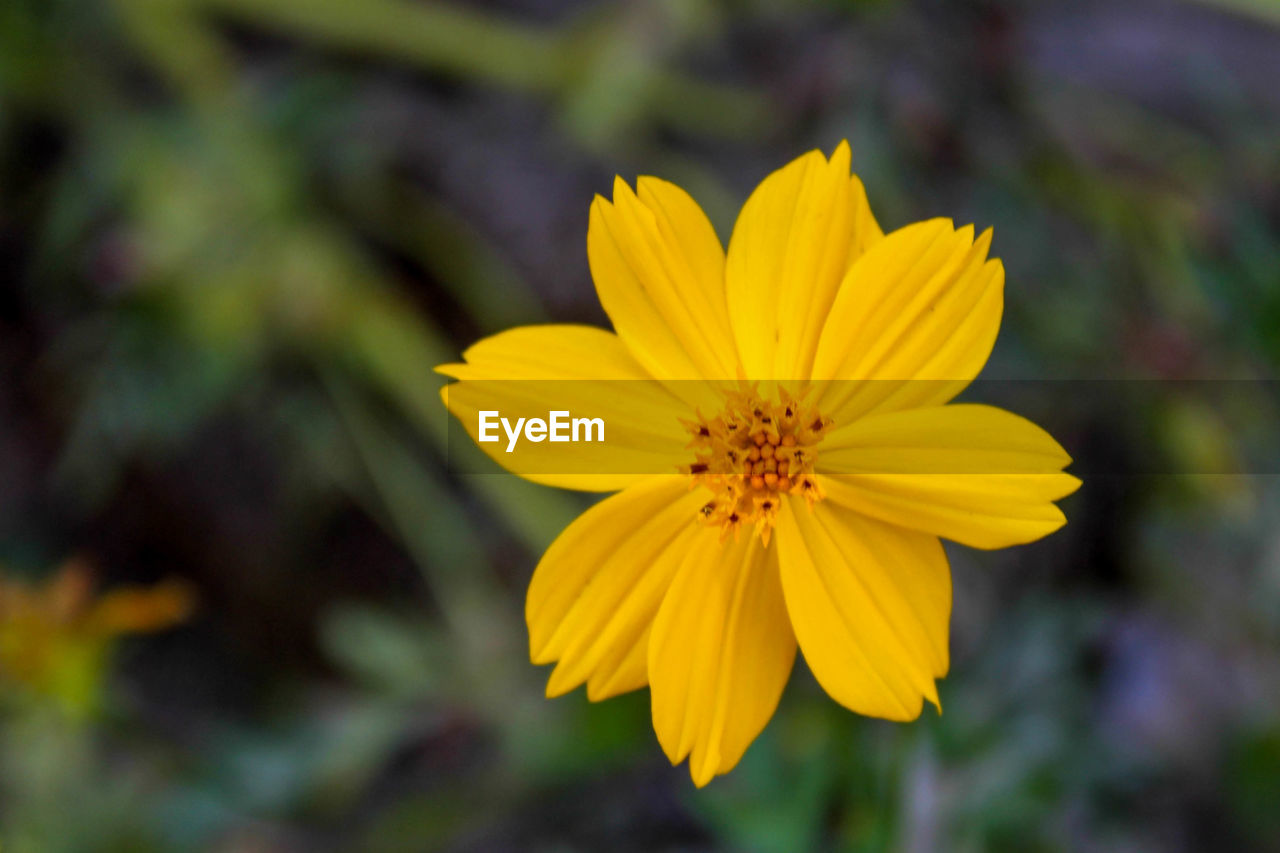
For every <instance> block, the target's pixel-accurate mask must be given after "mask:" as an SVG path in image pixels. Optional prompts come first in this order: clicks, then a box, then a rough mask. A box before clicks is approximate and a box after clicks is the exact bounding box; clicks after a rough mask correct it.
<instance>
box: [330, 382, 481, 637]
mask: <svg viewBox="0 0 1280 853" xmlns="http://www.w3.org/2000/svg"><path fill="white" fill-rule="evenodd" d="M322 375H323V376H324V379H325V387H326V388H327V389H328V391H329V396H330V397H331V398H332V400H333V402H334V406H335V407H336V408H337V410H338V415H339V418H340V420H341V421H342V424H343V425H344V426H345V427H346V430H347V434H348V435H349V436H350V437H351V440H352V443H353V445H354V446H355V449H356V452H357V454H358V455H359V457H360V460H361V462H362V463H363V464H364V467H365V470H366V471H367V472H368V474H369V480H370V482H371V483H372V485H373V488H374V492H375V493H376V495H377V498H378V503H379V504H380V505H381V508H382V509H383V510H384V512H385V515H384V517H385V518H386V519H387V520H388V522H389V523H390V526H391V528H392V531H391V532H392V533H393V534H394V535H395V536H396V537H397V538H398V539H400V541H402V542H403V543H405V547H406V548H408V549H409V553H410V554H411V555H412V557H413V560H414V562H415V563H417V565H418V567H419V569H421V571H422V573H423V575H424V576H425V577H426V580H427V584H428V587H429V588H430V590H431V594H432V595H433V596H435V598H436V600H437V601H438V602H439V604H440V609H441V611H442V612H443V614H444V619H445V622H446V623H448V625H449V628H450V630H451V631H453V632H454V633H455V634H457V635H458V636H459V637H462V638H464V639H467V640H476V639H480V640H481V641H483V638H477V637H474V636H472V635H473V634H475V633H476V629H477V627H479V626H480V625H485V624H487V623H488V622H490V621H493V620H489V619H486V618H484V614H485V612H486V611H487V610H491V609H492V608H491V607H489V605H488V604H487V602H492V601H498V600H501V599H502V598H503V594H502V592H501V590H499V589H498V585H497V583H496V582H495V581H494V579H493V578H492V577H490V576H488V575H487V574H486V573H485V571H484V567H485V566H487V565H488V561H487V560H486V559H485V555H484V552H483V548H482V546H481V543H480V540H479V539H478V538H477V537H476V536H475V534H474V533H473V532H472V526H471V524H470V522H469V520H468V519H467V517H466V515H465V514H464V513H463V512H462V511H461V510H460V509H459V507H458V503H457V501H456V500H455V499H454V497H453V495H452V494H450V492H449V489H448V488H447V487H446V486H445V485H444V484H443V483H440V482H439V481H438V480H437V479H436V477H435V476H434V475H433V474H432V473H431V472H430V471H429V470H427V466H425V465H423V464H421V462H420V461H419V460H418V459H417V458H415V456H414V454H413V453H411V452H410V451H409V450H408V448H406V447H404V446H403V445H402V444H401V443H400V442H399V441H398V440H397V439H396V438H395V437H394V436H392V435H391V434H390V432H389V431H387V430H386V429H384V428H382V427H381V426H380V425H378V424H377V423H376V422H375V420H374V418H373V417H372V416H371V415H370V413H369V412H368V411H367V408H366V407H365V406H364V404H363V403H361V401H360V400H359V399H358V398H357V396H356V394H355V393H354V392H353V391H352V390H350V389H349V388H348V387H347V386H346V385H345V384H344V383H343V382H341V381H340V380H338V379H336V378H334V376H333V375H332V374H330V373H327V372H325V373H323V374H322ZM477 620H478V622H479V624H478V622H477ZM489 628H490V629H492V626H489ZM481 633H482V634H483V633H487V632H481Z"/></svg>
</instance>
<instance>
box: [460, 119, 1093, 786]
mask: <svg viewBox="0 0 1280 853" xmlns="http://www.w3.org/2000/svg"><path fill="white" fill-rule="evenodd" d="M990 245H991V231H990V230H988V231H986V232H984V233H982V234H981V235H977V236H975V234H974V230H973V229H972V228H971V227H965V228H960V229H957V228H955V227H953V225H952V223H951V222H950V221H948V220H942V219H935V220H929V221H926V222H919V223H916V224H913V225H908V226H906V227H904V228H901V229H898V230H896V231H893V232H891V233H889V234H887V235H886V234H884V233H883V232H882V231H881V229H880V227H879V225H878V224H877V223H876V220H875V217H874V216H873V215H872V213H871V210H870V207H869V206H868V203H867V199H866V194H865V193H864V191H863V187H862V184H861V182H860V181H859V180H858V178H857V177H854V176H851V175H850V171H849V148H848V145H847V144H845V143H842V144H841V145H840V146H839V147H838V148H837V149H836V151H835V153H834V154H833V155H832V156H831V157H830V158H829V159H828V158H827V157H825V156H823V155H822V154H821V153H820V152H817V151H813V152H810V153H808V154H806V155H804V156H803V157H800V158H799V159H797V160H795V161H794V162H792V163H791V164H789V165H788V166H786V167H785V168H783V169H781V170H779V171H777V172H775V173H773V174H772V175H770V176H769V177H768V178H766V179H765V181H764V182H763V183H762V184H761V185H760V186H759V188H757V189H756V191H755V192H754V193H753V194H752V195H751V197H750V199H749V200H748V201H747V203H746V205H745V206H744V207H743V210H742V212H741V214H740V215H739V217H738V221H737V223H736V225H735V226H734V230H733V236H732V239H731V240H730V243H729V248H728V251H727V253H726V252H725V251H724V250H723V249H722V247H721V244H720V242H719V240H718V239H717V237H716V235H715V232H714V230H713V229H712V227H711V225H710V223H709V222H708V220H707V218H706V216H705V215H704V214H703V213H702V211H701V209H700V208H699V207H698V205H697V204H696V203H695V202H694V201H693V200H692V199H691V198H690V197H689V196H688V195H687V194H686V193H684V192H683V191H682V190H681V189H679V188H678V187H676V186H674V185H672V184H669V183H666V182H664V181H661V180H658V179H656V178H649V177H642V178H640V179H639V180H638V181H637V182H636V188H635V190H634V191H633V190H632V189H631V187H629V186H628V185H627V184H626V183H625V182H623V181H622V180H618V181H616V182H615V184H614V191H613V199H612V201H609V200H606V199H603V198H599V197H597V198H596V200H595V201H594V203H593V204H592V206H591V218H590V227H589V229H588V234H587V250H588V258H589V260H590V264H591V272H592V277H593V278H594V280H595V284H596V290H597V292H598V294H599V297H600V301H601V303H602V304H603V306H604V309H605V311H606V312H607V313H608V315H609V318H610V320H611V321H612V323H613V327H614V331H613V332H612V333H611V332H607V331H603V330H599V329H594V328H589V327H585V326H565V325H552V326H541V327H525V328H518V329H513V330H511V331H508V332H504V333H502V334H498V335H495V336H493V337H491V338H487V339H485V340H482V341H480V342H479V343H477V344H476V345H474V346H473V347H471V348H470V349H468V350H467V351H466V353H465V354H464V359H465V363H461V364H449V365H444V366H442V367H440V368H438V370H439V371H440V372H441V373H444V374H445V375H447V376H450V377H452V378H454V379H457V380H460V381H459V382H458V383H456V384H453V385H449V386H446V388H445V389H444V399H445V403H446V405H447V406H448V407H449V408H450V410H451V411H452V412H453V413H454V414H455V415H457V416H458V417H459V419H460V420H461V421H462V423H463V424H464V426H466V427H467V429H468V430H469V431H471V432H472V434H473V436H474V435H475V431H474V424H475V421H476V413H477V411H478V410H480V409H483V408H485V407H486V406H487V407H489V408H497V407H501V406H508V407H510V408H513V409H516V408H519V407H521V406H523V405H527V404H528V402H529V401H528V400H527V399H522V395H523V396H527V395H529V394H530V391H529V387H528V386H527V385H526V384H524V383H528V382H530V381H535V382H558V383H560V384H558V385H556V386H555V387H556V388H557V393H559V394H560V395H561V399H560V400H558V401H556V404H557V405H559V406H561V407H564V408H572V407H573V406H574V405H575V404H577V405H583V406H588V407H591V408H592V409H593V411H595V412H597V413H601V414H604V416H605V420H606V421H608V422H609V423H610V424H611V425H612V429H613V430H614V434H615V435H616V436H617V438H616V439H615V440H614V441H613V442H612V444H611V446H610V448H609V450H608V455H606V456H603V457H599V458H597V459H595V460H594V461H593V462H592V463H591V464H590V465H589V466H586V467H585V468H584V467H574V466H572V465H570V464H568V458H569V457H568V454H570V453H572V452H573V451H572V449H570V450H565V449H562V448H554V447H548V448H546V451H547V452H548V453H551V454H552V455H553V456H555V458H557V459H559V460H560V463H559V464H560V465H561V467H559V468H556V467H551V468H545V467H544V468H538V469H535V468H533V467H529V466H528V465H527V464H525V459H526V458H527V457H522V456H521V454H519V453H515V454H504V453H502V452H499V450H498V449H497V448H495V446H494V445H483V444H482V445H481V446H482V447H484V448H485V449H486V450H487V451H489V452H490V455H491V456H493V458H494V459H496V460H497V461H498V462H499V463H501V464H503V465H506V466H507V467H508V468H509V469H510V470H513V471H515V472H516V473H519V474H521V475H523V476H527V477H529V478H530V479H533V480H536V481H538V482H543V483H546V484H548V485H553V486H560V487H565V488H575V489H584V490H591V491H617V492H618V493H617V494H615V495H613V496H611V497H608V498H606V499H605V500H603V501H601V502H599V503H598V504H596V505H595V506H593V507H592V508H591V509H589V510H588V511H587V512H585V513H584V514H583V515H582V516H581V517H579V518H578V519H577V520H576V521H574V522H573V523H572V524H571V525H569V527H568V528H567V529H566V530H565V531H564V532H563V533H562V534H561V535H560V537H559V538H558V539H557V540H556V541H555V542H554V543H552V545H551V547H550V548H549V549H548V550H547V552H546V554H545V555H544V556H543V558H542V560H541V561H540V562H539V564H538V567H537V569H536V570H535V572H534V575H533V579H532V582H531V583H530V586H529V593H528V601H527V607H526V617H527V621H528V626H529V635H530V650H531V656H532V659H533V661H534V663H555V664H556V667H555V669H554V670H553V671H552V673H551V676H550V680H549V682H548V685H547V694H548V695H549V696H555V695H560V694H562V693H565V692H567V691H569V690H572V689H574V688H576V687H578V686H579V685H581V684H583V683H585V684H586V686H587V695H588V696H589V697H590V698H591V699H593V700H599V699H604V698H607V697H609V696H613V695H616V694H619V693H623V692H626V691H629V690H635V689H638V688H640V687H644V686H646V685H647V686H649V688H650V690H651V699H652V709H653V723H654V728H655V730H656V732H657V734H658V739H659V741H660V742H661V744H662V747H663V749H664V750H665V752H666V754H667V756H668V757H669V758H670V759H671V761H672V762H673V763H676V762H679V761H681V760H683V759H685V758H686V757H688V758H689V765H690V772H691V774H692V776H693V780H694V782H695V783H696V784H697V785H699V786H701V785H704V784H706V783H707V782H708V781H710V780H711V779H712V778H713V777H714V776H715V775H717V774H720V773H724V772H727V771H728V770H730V769H731V768H732V767H733V766H734V765H736V764H737V762H738V761H739V759H740V758H741V757H742V755H743V753H744V751H745V750H746V748H747V747H748V745H750V743H751V741H752V740H754V738H755V737H756V735H757V734H759V732H760V731H761V730H762V729H763V728H764V726H765V724H766V723H767V722H768V720H769V718H770V717H771V716H772V715H773V711H774V709H775V708H776V706H777V703H778V699H779V697H780V696H781V693H782V690H783V687H784V686H785V684H786V681H787V679H788V677H789V675H790V672H791V669H792V666H793V663H794V660H795V653H796V649H797V646H798V647H799V649H800V650H801V651H802V652H803V653H804V656H805V659H806V661H807V662H808V664H809V667H810V668H811V669H812V671H813V673H814V676H815V677H816V678H817V680H818V682H819V683H820V684H821V685H822V686H823V688H824V689H825V690H826V691H827V693H829V694H830V695H831V696H832V698H834V699H835V700H836V701H838V702H840V703H841V704H842V705H844V706H845V707H847V708H849V709H851V710H853V711H856V712H859V713H862V714H867V715H871V716H876V717H885V718H888V719H893V720H909V719H914V718H915V717H917V716H918V715H919V714H920V711H921V708H922V707H923V702H924V700H926V699H927V700H929V701H930V702H932V703H934V704H935V705H937V704H938V694H937V688H936V680H937V679H938V678H940V677H942V676H943V675H945V674H946V672H947V669H948V665H949V657H948V642H947V639H948V637H947V632H948V623H949V619H950V611H951V577H950V570H949V567H948V564H947V559H946V555H945V554H944V552H943V549H942V545H941V542H940V541H939V540H940V538H946V539H951V540H954V541H956V542H960V543H963V544H967V545H971V546H973V547H977V548H999V547H1004V546H1008V545H1014V544H1018V543H1024V542H1030V541H1032V540H1035V539H1038V538H1040V537H1042V536H1044V535H1046V534H1048V533H1051V532H1052V531H1054V530H1056V529H1058V528H1059V527H1060V526H1062V524H1064V523H1065V518H1064V516H1063V515H1062V513H1061V511H1060V510H1059V509H1058V508H1057V507H1056V506H1055V505H1054V503H1053V502H1054V501H1056V500H1058V499H1060V498H1062V497H1065V496H1066V495H1068V494H1070V493H1071V492H1073V491H1074V490H1075V489H1076V488H1077V487H1078V485H1079V481H1078V480H1077V479H1075V478H1074V477H1072V476H1070V475H1069V474H1066V473H1063V471H1062V469H1063V468H1064V467H1065V466H1066V465H1067V463H1069V462H1070V458H1069V457H1068V456H1067V454H1066V453H1065V452H1064V451H1063V449H1062V448H1061V447H1060V446H1059V445H1058V443H1057V442H1055V441H1054V440H1053V438H1051V437H1050V436H1049V435H1048V434H1047V433H1045V432H1044V431H1043V430H1041V429H1040V428H1039V427H1037V426H1035V425H1034V424H1032V423H1030V422H1029V421H1026V420H1024V419H1023V418H1020V417H1018V416H1017V415H1013V414H1011V413H1009V412H1006V411H1003V410H1001V409H996V408H992V407H990V406H982V405H971V404H963V405H959V404H950V403H951V400H952V399H953V398H954V397H955V396H956V395H957V394H959V393H960V391H962V390H963V389H964V388H965V387H966V386H967V385H968V384H969V383H970V382H971V381H972V380H973V379H974V378H975V377H976V376H977V375H978V372H979V371H980V370H981V369H982V367H983V365H984V364H985V362H986V360H987V357H988V356H989V354H990V352H991V349H992V346H993V345H994V343H995V339H996V334H997V331H998V329H999V324H1000V315H1001V310H1002V305H1003V286H1004V270H1003V267H1002V266H1001V264H1000V262H999V261H998V260H994V259H989V258H988V257H987V253H988V249H989V247H990ZM583 380H592V381H594V384H593V382H583ZM684 380H694V381H693V382H687V381H684ZM504 382H505V383H506V384H504ZM603 383H626V385H627V387H628V389H629V390H628V391H627V392H626V393H605V392H602V391H601V389H602V387H604V385H603ZM539 447H540V448H541V447H543V446H539ZM557 454H558V455H557ZM601 459H604V460H611V464H603V463H602V462H601V461H600V460H601Z"/></svg>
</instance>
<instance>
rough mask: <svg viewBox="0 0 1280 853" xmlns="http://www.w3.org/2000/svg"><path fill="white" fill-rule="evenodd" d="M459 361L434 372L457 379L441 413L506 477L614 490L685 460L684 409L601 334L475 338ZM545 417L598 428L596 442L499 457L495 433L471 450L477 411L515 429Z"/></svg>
mask: <svg viewBox="0 0 1280 853" xmlns="http://www.w3.org/2000/svg"><path fill="white" fill-rule="evenodd" d="M463 357H464V359H465V360H466V363H464V364H446V365H442V366H440V367H438V368H436V370H437V371H438V372H440V373H443V374H445V375H446V376H451V377H454V378H456V379H460V380H463V381H461V382H458V383H455V384H452V385H446V386H445V387H444V388H443V389H442V391H441V395H442V397H443V399H444V402H445V405H446V406H447V407H448V409H449V411H450V412H452V413H453V414H454V416H456V417H457V418H458V420H459V422H460V423H461V424H462V426H463V428H464V429H465V430H466V432H467V434H468V435H470V436H471V439H472V440H473V441H475V442H476V443H477V444H479V446H480V448H481V449H482V450H483V451H485V453H486V454H488V455H489V456H490V457H491V458H492V459H493V460H494V461H496V462H497V463H498V464H499V465H501V466H503V467H504V468H506V469H507V470H508V471H511V472H512V473H515V474H519V475H520V476H522V477H525V478H527V479H530V480H533V481H535V482H539V483H544V484H546V485H551V486H560V487H562V488H570V489H583V490H587V491H614V490H617V489H621V488H625V487H626V486H628V485H630V484H631V483H634V482H636V481H638V480H640V479H643V478H644V477H645V476H646V475H652V474H659V473H668V472H674V471H676V470H677V468H678V466H680V465H683V464H686V463H687V462H688V461H689V453H688V451H687V450H686V449H685V445H686V444H687V442H688V433H687V431H686V429H685V427H683V426H682V425H681V423H680V419H681V418H687V417H689V416H690V415H691V413H692V411H693V409H692V408H690V407H689V406H688V405H687V404H685V403H682V402H681V401H680V400H678V399H677V398H676V397H675V396H674V395H673V394H671V393H670V391H669V390H668V387H667V386H664V385H662V384H661V383H659V382H657V381H656V380H654V379H653V378H652V377H650V376H649V374H648V372H647V371H646V370H645V369H644V368H642V367H641V366H640V365H639V364H637V363H636V361H635V359H633V358H632V357H631V354H630V352H629V351H628V350H627V348H626V346H625V345H624V344H623V343H622V341H621V340H619V338H618V336H617V335H614V334H612V333H611V332H606V331H604V330H602V329H595V328H591V327H589V326H569V325H563V326H558V325H548V326H525V327H521V328H517V329H512V330H510V331H506V332H502V333H501V334H497V335H494V336H492V337H489V338H485V339H484V340H482V341H480V342H479V343H477V344H475V345H474V346H472V347H471V348H470V349H468V350H467V351H466V352H465V353H464V354H463ZM677 384H679V383H677ZM684 384H685V385H690V386H695V383H684ZM551 410H558V411H567V412H569V413H570V414H571V416H572V417H588V418H600V419H602V420H603V421H604V424H605V429H604V439H605V440H604V441H603V442H600V443H585V442H578V443H572V442H570V443H551V442H548V441H542V442H540V443H531V442H529V441H520V442H518V443H517V444H516V446H515V449H514V451H513V452H507V449H508V447H509V446H510V444H509V441H508V440H507V438H506V436H505V435H504V432H503V430H502V429H501V428H498V429H497V431H496V435H497V437H498V439H499V440H498V441H494V442H480V441H479V437H480V436H479V429H480V417H479V413H480V412H481V411H495V412H499V413H500V414H501V416H502V417H505V418H508V419H509V420H510V422H511V424H515V423H517V420H516V419H517V418H520V417H530V418H532V417H537V418H542V419H544V420H545V419H547V418H548V415H549V413H550V411H551ZM493 434H494V433H493V432H491V433H490V435H493Z"/></svg>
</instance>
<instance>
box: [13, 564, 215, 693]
mask: <svg viewBox="0 0 1280 853" xmlns="http://www.w3.org/2000/svg"><path fill="white" fill-rule="evenodd" d="M193 601H194V598H193V595H192V592H191V590H190V589H189V588H188V587H187V585H186V584H183V583H181V582H178V581H166V582H163V583H161V584H158V585H156V586H154V587H150V588H141V587H138V588H130V587H122V588H119V589H114V590H112V591H110V592H108V593H106V594H104V595H102V596H100V597H98V598H96V599H95V598H94V597H93V583H92V578H91V573H90V571H89V568H88V566H87V565H86V564H85V563H83V562H81V561H79V560H71V561H69V562H67V563H66V564H65V565H63V567H62V568H61V569H59V570H58V571H57V572H56V573H55V574H54V575H53V576H52V577H51V578H50V579H49V580H48V581H47V582H46V583H45V584H43V585H42V586H30V585H27V584H25V583H22V582H20V581H16V580H11V579H7V578H4V577H0V688H8V689H13V688H19V689H20V690H22V691H25V692H27V693H31V694H34V695H37V696H41V697H45V698H49V699H53V700H54V701H56V702H58V703H59V704H61V705H62V706H63V707H64V708H65V709H66V710H67V711H69V712H72V713H75V714H84V713H87V712H89V711H91V710H92V709H93V708H94V706H95V705H96V703H97V699H98V688H99V682H100V680H101V676H102V674H103V671H104V668H105V665H106V662H107V655H108V654H109V653H110V650H111V648H112V646H113V645H114V643H115V641H116V639H117V638H118V637H120V636H121V635H124V634H138V633H146V632H150V631H159V630H162V629H164V628H169V627H171V626H173V625H175V624H177V623H179V622H181V621H183V620H184V619H186V618H187V616H188V614H189V613H190V611H191V608H192V606H193Z"/></svg>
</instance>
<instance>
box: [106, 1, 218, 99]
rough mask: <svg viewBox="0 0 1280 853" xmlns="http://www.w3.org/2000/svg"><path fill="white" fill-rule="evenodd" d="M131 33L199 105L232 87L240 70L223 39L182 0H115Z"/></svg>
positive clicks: (154, 60)
mask: <svg viewBox="0 0 1280 853" xmlns="http://www.w3.org/2000/svg"><path fill="white" fill-rule="evenodd" d="M114 5H115V8H116V11H117V12H118V13H119V16H120V20H121V22H122V23H123V24H124V25H125V29H126V30H127V32H128V34H129V37H130V38H131V39H132V40H133V42H134V43H135V44H136V45H137V47H138V48H139V49H140V50H142V51H144V52H145V53H146V55H147V57H148V58H149V59H150V61H151V62H152V63H153V64H155V65H157V66H159V67H160V68H161V69H162V70H163V71H164V73H165V75H166V76H167V77H168V78H169V80H170V81H171V82H172V83H173V84H174V85H176V86H178V87H179V88H180V89H181V90H182V94H183V95H184V96H185V97H186V98H187V99H188V100H189V101H191V102H193V103H200V104H209V103H211V102H213V101H214V100H215V99H217V98H219V97H220V96H223V95H224V94H225V93H227V92H230V91H231V90H232V81H233V79H234V73H233V69H232V66H231V62H230V58H229V56H228V55H227V53H226V51H225V50H224V49H223V46H222V44H221V42H220V41H219V40H218V39H217V37H216V36H215V35H214V34H213V33H212V32H211V31H210V29H209V28H208V27H206V26H204V25H203V22H202V21H201V20H200V19H199V17H198V16H197V15H196V13H195V12H194V11H193V10H192V8H191V7H190V6H189V5H187V3H186V2H182V0H115V3H114Z"/></svg>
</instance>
